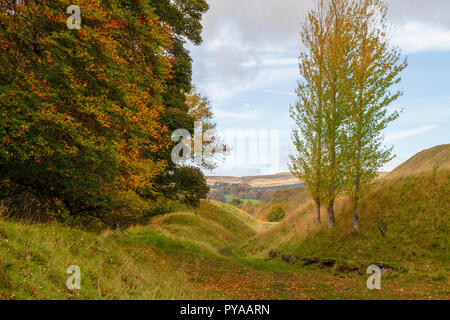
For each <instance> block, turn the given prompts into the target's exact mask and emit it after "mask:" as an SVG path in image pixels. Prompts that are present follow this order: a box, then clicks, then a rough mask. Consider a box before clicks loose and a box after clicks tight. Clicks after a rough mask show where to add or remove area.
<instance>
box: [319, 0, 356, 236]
mask: <svg viewBox="0 0 450 320" xmlns="http://www.w3.org/2000/svg"><path fill="white" fill-rule="evenodd" d="M321 5H322V6H323V7H324V9H323V10H325V12H326V22H327V23H326V33H325V37H324V39H323V41H324V42H325V52H324V61H325V85H326V89H325V101H326V103H325V104H324V106H325V107H324V110H323V115H324V124H325V130H324V132H325V137H324V139H325V142H326V143H325V145H324V146H325V150H324V152H325V166H324V167H325V170H324V173H325V175H324V176H325V180H324V184H325V186H324V188H325V198H326V200H327V204H328V227H329V228H330V229H331V228H334V224H335V214H334V203H335V200H336V197H337V196H338V195H339V194H340V193H341V192H342V191H343V188H344V186H345V183H344V181H345V165H346V164H345V160H346V157H345V152H344V144H345V138H346V135H345V127H344V124H345V119H346V116H347V110H348V103H349V100H350V97H349V93H350V92H351V90H352V88H351V83H350V81H349V79H350V78H351V68H350V66H351V60H352V45H351V40H352V34H351V30H352V28H351V26H352V25H351V22H352V21H351V10H352V5H353V2H352V1H350V0H328V1H321Z"/></svg>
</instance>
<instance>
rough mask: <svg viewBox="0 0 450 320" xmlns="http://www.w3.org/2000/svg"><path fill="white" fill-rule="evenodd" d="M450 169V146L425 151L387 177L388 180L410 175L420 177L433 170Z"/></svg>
mask: <svg viewBox="0 0 450 320" xmlns="http://www.w3.org/2000/svg"><path fill="white" fill-rule="evenodd" d="M445 169H450V144H445V145H441V146H437V147H434V148H431V149H428V150H424V151H422V152H420V153H418V154H417V155H415V156H414V157H412V158H411V159H409V160H408V161H406V162H405V163H403V164H402V165H400V166H399V167H397V168H396V169H395V170H394V171H392V172H391V173H390V174H388V175H387V176H386V178H387V179H398V178H400V177H406V176H409V175H418V174H422V173H426V172H431V171H432V170H445Z"/></svg>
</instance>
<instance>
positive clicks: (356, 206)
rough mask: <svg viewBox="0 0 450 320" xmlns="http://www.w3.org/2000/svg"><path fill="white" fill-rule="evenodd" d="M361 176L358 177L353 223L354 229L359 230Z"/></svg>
mask: <svg viewBox="0 0 450 320" xmlns="http://www.w3.org/2000/svg"><path fill="white" fill-rule="evenodd" d="M359 183H360V182H359V176H358V178H357V179H356V184H355V197H354V199H353V202H354V203H353V217H352V224H353V229H355V230H358V229H359V216H358V206H359Z"/></svg>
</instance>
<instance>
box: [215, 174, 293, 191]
mask: <svg viewBox="0 0 450 320" xmlns="http://www.w3.org/2000/svg"><path fill="white" fill-rule="evenodd" d="M207 180H208V184H209V185H214V184H215V183H217V182H219V183H228V184H248V185H250V186H251V187H253V188H267V187H279V186H292V185H296V184H300V183H301V182H300V181H299V180H298V179H297V178H296V177H294V176H293V175H292V174H291V173H289V172H282V173H277V174H273V175H265V176H249V177H220V176H217V177H208V178H207Z"/></svg>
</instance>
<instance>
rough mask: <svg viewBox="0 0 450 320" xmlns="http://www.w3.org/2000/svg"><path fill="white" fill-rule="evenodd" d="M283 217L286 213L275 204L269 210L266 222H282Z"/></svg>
mask: <svg viewBox="0 0 450 320" xmlns="http://www.w3.org/2000/svg"><path fill="white" fill-rule="evenodd" d="M285 215H286V213H285V212H284V209H283V207H282V206H281V205H279V204H277V205H274V206H273V207H272V208H271V209H270V212H269V214H268V215H267V220H269V221H270V222H280V221H281V220H283V218H284V216H285Z"/></svg>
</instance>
